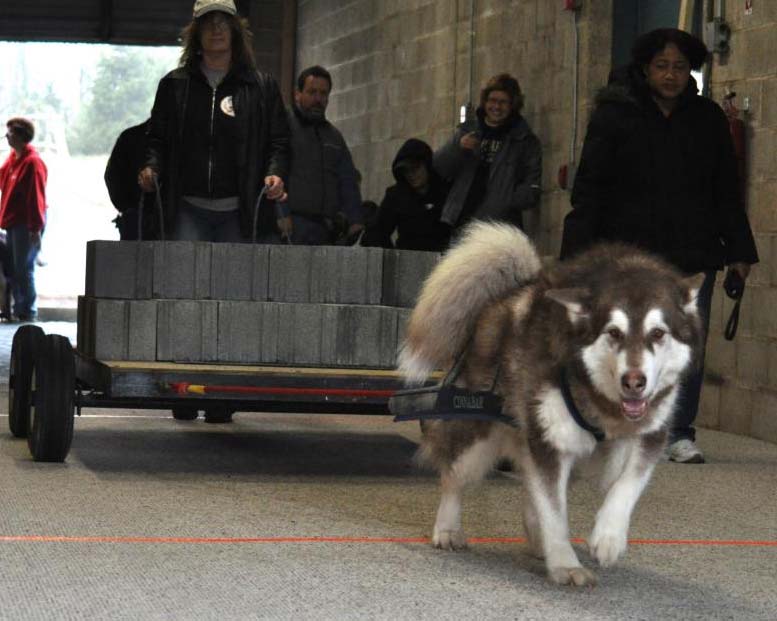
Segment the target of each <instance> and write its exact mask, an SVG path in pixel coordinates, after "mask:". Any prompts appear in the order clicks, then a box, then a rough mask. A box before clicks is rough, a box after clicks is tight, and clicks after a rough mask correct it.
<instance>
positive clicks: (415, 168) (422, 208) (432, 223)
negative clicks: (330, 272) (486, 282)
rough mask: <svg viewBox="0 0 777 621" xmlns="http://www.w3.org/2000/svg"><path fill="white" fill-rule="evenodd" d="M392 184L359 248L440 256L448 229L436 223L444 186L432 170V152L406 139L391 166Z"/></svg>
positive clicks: (415, 141)
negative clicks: (377, 248) (406, 251)
mask: <svg viewBox="0 0 777 621" xmlns="http://www.w3.org/2000/svg"><path fill="white" fill-rule="evenodd" d="M391 172H393V173H394V178H395V179H396V180H397V182H396V184H394V185H392V186H391V187H390V188H388V189H387V190H386V195H385V197H384V198H383V202H381V204H380V207H379V208H378V211H377V215H376V218H375V221H374V222H373V223H371V224H370V226H368V227H367V230H366V231H365V233H364V236H363V237H362V240H361V244H362V245H363V246H381V247H383V248H394V247H395V245H394V243H392V239H391V238H392V236H393V234H394V232H395V231H396V233H397V238H396V248H400V249H403V250H429V251H435V252H441V251H443V250H445V249H446V248H447V247H448V243H449V241H450V232H451V229H450V226H448V225H447V224H444V223H442V222H440V214H441V213H442V206H443V204H444V203H445V198H446V196H447V194H448V186H447V184H446V183H445V182H444V181H443V180H442V178H441V177H440V176H439V175H438V174H437V173H436V172H435V171H434V169H433V168H432V148H431V147H430V146H429V145H428V144H426V143H425V142H424V141H423V140H419V139H417V138H410V140H408V141H406V142H405V144H403V145H402V146H401V147H400V149H399V151H398V152H397V155H396V157H395V158H394V163H393V164H392V165H391Z"/></svg>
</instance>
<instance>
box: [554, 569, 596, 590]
mask: <svg viewBox="0 0 777 621" xmlns="http://www.w3.org/2000/svg"><path fill="white" fill-rule="evenodd" d="M548 578H550V580H551V582H555V583H556V584H562V585H565V584H568V585H571V586H596V574H595V573H594V572H592V571H591V570H590V569H586V568H585V567H553V568H552V569H548Z"/></svg>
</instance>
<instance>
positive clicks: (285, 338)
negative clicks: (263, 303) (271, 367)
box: [274, 304, 324, 365]
mask: <svg viewBox="0 0 777 621" xmlns="http://www.w3.org/2000/svg"><path fill="white" fill-rule="evenodd" d="M323 308H324V307H323V306H322V305H320V304H279V305H278V327H277V334H278V340H277V343H276V346H277V348H276V355H275V360H274V362H280V363H285V364H310V365H318V364H321V335H322V334H323V330H322V324H323Z"/></svg>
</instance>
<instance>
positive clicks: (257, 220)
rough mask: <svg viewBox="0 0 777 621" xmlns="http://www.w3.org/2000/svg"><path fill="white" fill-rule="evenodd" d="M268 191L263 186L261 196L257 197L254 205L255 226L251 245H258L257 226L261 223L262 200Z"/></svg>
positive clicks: (252, 231)
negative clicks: (260, 206) (260, 208)
mask: <svg viewBox="0 0 777 621" xmlns="http://www.w3.org/2000/svg"><path fill="white" fill-rule="evenodd" d="M266 190H267V186H266V185H263V186H262V189H261V190H259V196H257V197H256V202H255V203H254V226H253V229H252V230H251V243H252V244H255V243H256V225H257V224H258V223H259V205H260V204H261V202H262V198H264V193H265V191H266Z"/></svg>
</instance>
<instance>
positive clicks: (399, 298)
mask: <svg viewBox="0 0 777 621" xmlns="http://www.w3.org/2000/svg"><path fill="white" fill-rule="evenodd" d="M439 260H440V254H439V253H436V252H421V251H417V250H384V251H383V298H382V302H383V304H384V305H386V306H401V307H406V308H410V307H413V306H415V303H416V298H417V297H418V293H419V292H420V290H421V286H422V285H423V283H424V281H425V280H426V277H427V276H428V275H429V274H430V273H431V271H432V270H433V269H434V267H435V266H436V265H437V263H438V261H439Z"/></svg>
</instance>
